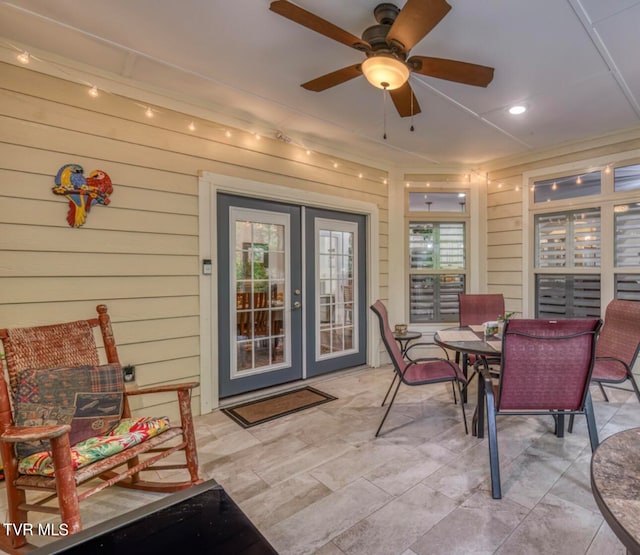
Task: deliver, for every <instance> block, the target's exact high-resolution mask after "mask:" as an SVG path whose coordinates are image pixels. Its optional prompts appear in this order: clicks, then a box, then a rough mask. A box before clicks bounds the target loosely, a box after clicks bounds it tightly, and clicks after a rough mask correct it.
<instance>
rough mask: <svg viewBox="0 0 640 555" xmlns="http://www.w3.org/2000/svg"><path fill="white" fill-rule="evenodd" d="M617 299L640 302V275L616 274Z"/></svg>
mask: <svg viewBox="0 0 640 555" xmlns="http://www.w3.org/2000/svg"><path fill="white" fill-rule="evenodd" d="M616 299H622V300H623V301H640V274H616Z"/></svg>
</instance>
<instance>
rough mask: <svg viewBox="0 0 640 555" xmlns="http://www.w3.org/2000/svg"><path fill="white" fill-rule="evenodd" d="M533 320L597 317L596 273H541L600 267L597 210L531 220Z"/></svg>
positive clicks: (558, 214) (597, 289)
mask: <svg viewBox="0 0 640 555" xmlns="http://www.w3.org/2000/svg"><path fill="white" fill-rule="evenodd" d="M535 239H536V240H535V250H536V260H535V266H536V269H537V275H536V317H537V318H584V317H588V316H596V317H598V316H599V315H600V273H599V271H598V272H597V273H595V272H594V273H593V274H584V275H583V274H574V273H555V272H554V273H547V272H545V270H555V269H565V270H567V271H568V272H571V271H572V270H587V269H599V268H600V254H601V253H600V244H601V229H600V209H599V208H588V209H583V210H568V211H564V212H556V213H551V214H539V215H537V216H536V217H535Z"/></svg>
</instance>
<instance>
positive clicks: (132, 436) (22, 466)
mask: <svg viewBox="0 0 640 555" xmlns="http://www.w3.org/2000/svg"><path fill="white" fill-rule="evenodd" d="M170 427H171V425H170V423H169V419H168V418H167V417H161V418H152V417H142V418H125V419H123V420H122V421H121V422H120V423H119V424H118V425H117V426H116V427H115V428H114V429H113V430H112V431H111V432H110V433H109V434H107V435H101V436H96V437H91V438H89V439H86V440H85V441H81V442H80V443H77V444H76V445H74V446H73V447H72V448H71V461H72V464H73V469H74V470H77V469H79V468H82V467H84V466H87V465H89V464H91V463H94V462H96V461H99V460H101V459H106V458H108V457H111V456H113V455H115V454H117V453H120V452H121V451H124V450H125V449H127V448H129V447H133V446H134V445H137V444H138V443H142V442H143V441H145V440H147V439H149V438H152V437H154V436H157V435H159V434H161V433H162V432H165V431H167V430H168V429H169V428H170ZM18 472H19V473H20V474H37V475H40V476H53V475H54V470H53V459H52V458H51V454H50V453H49V452H48V451H41V452H39V453H34V454H32V455H29V456H27V457H24V458H23V459H20V461H19V463H18Z"/></svg>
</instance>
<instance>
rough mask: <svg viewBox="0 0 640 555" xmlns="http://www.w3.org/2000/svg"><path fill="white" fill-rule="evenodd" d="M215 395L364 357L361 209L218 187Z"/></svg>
mask: <svg viewBox="0 0 640 555" xmlns="http://www.w3.org/2000/svg"><path fill="white" fill-rule="evenodd" d="M217 206H218V212H217V229H218V269H219V274H218V318H219V323H218V330H219V332H218V335H219V336H218V346H219V353H218V367H219V390H220V397H221V398H222V397H228V396H231V395H237V394H239V393H244V392H247V391H253V390H256V389H261V388H263V387H268V386H273V385H278V384H282V383H286V382H291V381H295V380H301V379H304V378H307V377H311V376H316V375H319V374H322V373H325V372H332V371H335V370H340V369H343V368H348V367H352V366H356V365H359V364H364V362H365V361H366V307H365V299H366V291H365V290H366V286H365V283H366V276H365V270H364V268H365V262H366V256H365V237H366V236H365V223H366V222H365V218H364V216H360V215H353V214H342V213H340V212H332V211H326V210H318V209H315V208H305V207H302V206H296V205H292V204H285V203H279V202H272V201H264V200H259V199H253V198H245V197H238V196H232V195H226V194H219V195H218V198H217Z"/></svg>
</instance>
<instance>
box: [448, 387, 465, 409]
mask: <svg viewBox="0 0 640 555" xmlns="http://www.w3.org/2000/svg"><path fill="white" fill-rule="evenodd" d="M451 391H453V404H454V405H457V404H458V397H457V395H456V386H455V385H454V383H453V382H451ZM460 400H461V401H460V404H461V405H464V403H463V402H462V390H460Z"/></svg>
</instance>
